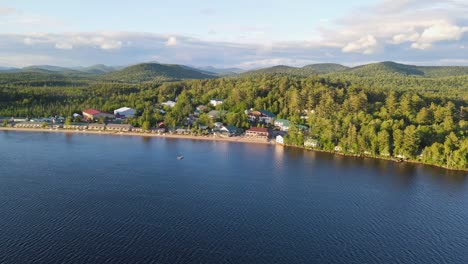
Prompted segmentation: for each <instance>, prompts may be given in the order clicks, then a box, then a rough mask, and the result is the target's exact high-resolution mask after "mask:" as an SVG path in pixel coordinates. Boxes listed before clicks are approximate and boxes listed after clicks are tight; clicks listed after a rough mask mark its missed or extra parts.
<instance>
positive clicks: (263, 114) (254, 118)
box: [245, 110, 276, 124]
mask: <svg viewBox="0 0 468 264" xmlns="http://www.w3.org/2000/svg"><path fill="white" fill-rule="evenodd" d="M245 113H246V114H247V115H248V118H249V121H250V122H255V123H264V124H271V123H273V119H274V118H275V117H276V115H275V114H273V113H272V112H270V111H267V110H258V111H257V110H253V111H252V110H246V111H245Z"/></svg>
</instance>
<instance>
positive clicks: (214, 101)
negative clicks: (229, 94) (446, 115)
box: [210, 98, 224, 106]
mask: <svg viewBox="0 0 468 264" xmlns="http://www.w3.org/2000/svg"><path fill="white" fill-rule="evenodd" d="M223 101H224V100H222V99H217V98H214V99H211V100H210V104H211V105H212V106H217V105H220V104H223Z"/></svg>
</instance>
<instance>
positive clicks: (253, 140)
mask: <svg viewBox="0 0 468 264" xmlns="http://www.w3.org/2000/svg"><path fill="white" fill-rule="evenodd" d="M0 131H15V132H17V131H23V132H46V133H47V132H48V133H72V134H83V135H86V134H91V135H106V136H136V137H157V138H172V139H192V140H205V141H223V142H238V143H255V144H265V145H275V144H274V143H273V142H272V141H265V140H264V139H256V138H248V137H219V136H218V137H217V136H193V135H177V134H176V135H171V134H162V135H161V134H153V133H145V132H141V133H139V132H116V131H98V130H72V129H70V130H69V129H52V128H14V127H0Z"/></svg>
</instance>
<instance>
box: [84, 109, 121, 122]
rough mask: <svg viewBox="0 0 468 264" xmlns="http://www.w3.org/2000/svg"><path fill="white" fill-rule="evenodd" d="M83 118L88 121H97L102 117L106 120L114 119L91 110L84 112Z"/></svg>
mask: <svg viewBox="0 0 468 264" xmlns="http://www.w3.org/2000/svg"><path fill="white" fill-rule="evenodd" d="M83 117H84V118H85V119H86V120H97V119H99V118H100V117H103V118H105V119H106V118H114V115H113V114H109V113H105V112H101V111H99V110H96V109H92V108H90V109H86V110H83Z"/></svg>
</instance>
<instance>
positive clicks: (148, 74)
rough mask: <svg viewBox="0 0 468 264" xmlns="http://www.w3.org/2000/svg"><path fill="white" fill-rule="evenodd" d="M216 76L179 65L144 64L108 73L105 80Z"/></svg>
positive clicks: (104, 77)
mask: <svg viewBox="0 0 468 264" xmlns="http://www.w3.org/2000/svg"><path fill="white" fill-rule="evenodd" d="M215 77H216V74H214V73H211V74H208V73H206V72H203V71H201V70H197V69H193V68H191V67H188V66H183V65H177V64H159V63H142V64H137V65H133V66H129V67H126V68H124V69H122V70H118V71H114V72H110V73H106V74H104V75H103V76H102V78H103V79H105V80H114V81H121V82H146V81H154V80H167V79H209V78H215Z"/></svg>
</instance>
